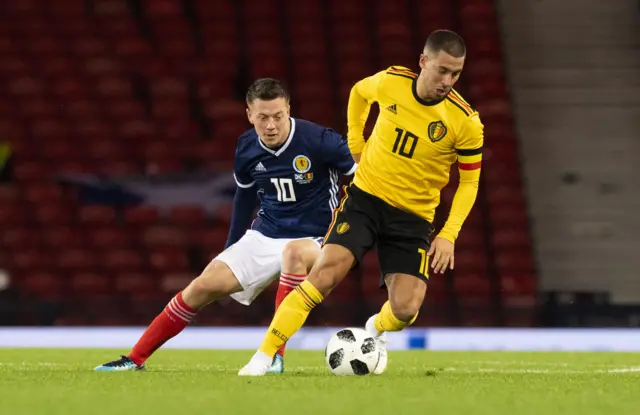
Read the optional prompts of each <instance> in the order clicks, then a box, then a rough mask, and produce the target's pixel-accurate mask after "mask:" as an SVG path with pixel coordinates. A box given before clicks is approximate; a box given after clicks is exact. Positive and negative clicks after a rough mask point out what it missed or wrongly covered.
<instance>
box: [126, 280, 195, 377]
mask: <svg viewBox="0 0 640 415" xmlns="http://www.w3.org/2000/svg"><path fill="white" fill-rule="evenodd" d="M196 312H197V310H195V309H193V308H191V307H189V306H188V305H186V304H185V302H184V300H183V299H182V292H179V293H178V294H177V295H176V296H175V297H173V298H172V299H171V301H169V304H167V306H166V307H165V308H164V310H163V311H162V312H161V313H160V314H158V316H157V317H156V318H155V319H154V320H153V321H152V322H151V324H150V325H149V327H147V329H146V330H145V332H144V333H143V334H142V337H140V340H138V342H137V343H136V345H135V346H133V349H131V353H129V357H130V358H131V360H133V362H134V363H135V364H137V365H141V364H143V363H144V362H145V361H146V360H147V359H148V358H149V357H151V355H152V354H153V352H155V351H156V350H158V348H160V347H161V346H162V345H163V344H165V343H166V342H167V341H168V340H169V339H171V338H173V337H175V336H177V335H178V334H179V333H180V332H181V331H182V330H184V328H185V327H187V326H188V325H189V323H190V322H191V320H192V319H193V317H194V316H195V315H196Z"/></svg>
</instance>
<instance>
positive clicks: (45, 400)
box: [0, 349, 640, 415]
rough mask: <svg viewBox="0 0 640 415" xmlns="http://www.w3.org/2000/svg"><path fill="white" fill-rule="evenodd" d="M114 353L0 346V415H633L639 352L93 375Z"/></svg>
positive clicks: (308, 356)
mask: <svg viewBox="0 0 640 415" xmlns="http://www.w3.org/2000/svg"><path fill="white" fill-rule="evenodd" d="M118 352H120V353H125V351H118V350H116V351H114V350H86V349H75V350H74V349H67V350H62V349H0V413H1V414H3V415H5V414H6V415H14V414H16V415H18V414H20V415H22V414H48V415H49V414H65V415H75V414H83V415H85V414H89V415H98V414H135V415H143V414H154V415H157V414H189V415H195V414H252V415H253V414H289V413H291V414H298V413H299V414H366V415H371V414H403V415H404V414H464V415H468V414H473V415H481V414H491V415H502V414H545V415H547V414H549V415H550V414H560V413H563V414H580V415H585V414H616V415H621V414H640V354H634V353H511V352H492V353H487V352H429V351H407V352H393V351H392V352H391V353H390V360H389V367H388V369H387V372H386V373H385V374H383V375H382V376H362V377H336V376H333V375H332V374H331V373H330V372H329V370H328V369H327V367H326V366H325V363H324V356H323V353H322V352H319V351H317V352H309V351H306V352H301V351H296V350H292V351H289V352H288V353H287V356H286V372H285V374H284V375H271V376H266V377H263V378H243V377H238V376H237V375H236V373H237V371H238V369H239V368H240V367H241V366H242V365H243V364H244V363H246V361H247V360H248V359H249V358H250V357H251V355H252V352H251V351H248V350H245V351H222V350H216V351H203V350H160V351H159V352H158V353H157V354H156V355H155V356H154V357H153V358H152V359H151V360H149V362H148V370H147V371H146V372H122V373H96V372H93V371H92V370H93V367H94V366H96V365H98V364H100V363H104V362H105V361H108V360H112V359H115V358H117V357H118V354H119V353H118Z"/></svg>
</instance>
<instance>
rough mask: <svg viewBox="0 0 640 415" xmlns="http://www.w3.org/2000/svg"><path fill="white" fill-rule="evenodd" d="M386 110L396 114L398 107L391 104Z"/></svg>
mask: <svg viewBox="0 0 640 415" xmlns="http://www.w3.org/2000/svg"><path fill="white" fill-rule="evenodd" d="M387 110H389V111H391V112H392V113H394V114H396V115H398V109H397V108H396V104H391V105H389V106H388V107H387Z"/></svg>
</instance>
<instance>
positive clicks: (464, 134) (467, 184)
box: [438, 113, 484, 242]
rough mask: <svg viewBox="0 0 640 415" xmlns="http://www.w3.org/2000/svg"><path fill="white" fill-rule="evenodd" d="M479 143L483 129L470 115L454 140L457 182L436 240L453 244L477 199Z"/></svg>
mask: <svg viewBox="0 0 640 415" xmlns="http://www.w3.org/2000/svg"><path fill="white" fill-rule="evenodd" d="M483 143H484V126H483V125H482V122H481V121H480V117H479V116H478V113H473V114H471V115H470V116H469V118H467V120H466V121H465V123H464V124H463V128H461V130H460V132H459V133H458V137H457V139H456V153H457V155H458V172H459V173H460V182H459V184H458V189H457V190H456V193H455V195H454V197H453V203H452V204H451V212H450V213H449V217H448V219H447V222H446V223H445V225H444V227H443V228H442V230H441V231H440V233H439V234H438V236H439V237H441V238H444V239H447V240H449V241H451V242H455V240H456V239H457V238H458V234H459V233H460V229H461V228H462V224H463V223H464V221H465V219H466V218H467V217H468V216H469V213H470V212H471V208H472V207H473V204H474V203H475V200H476V196H477V195H478V185H479V183H480V169H481V166H482V145H483Z"/></svg>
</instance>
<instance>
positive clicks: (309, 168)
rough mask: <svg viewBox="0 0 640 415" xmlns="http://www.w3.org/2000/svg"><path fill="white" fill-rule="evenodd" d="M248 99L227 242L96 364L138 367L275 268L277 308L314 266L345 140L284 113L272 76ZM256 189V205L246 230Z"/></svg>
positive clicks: (263, 281) (349, 160)
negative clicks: (127, 342) (204, 312)
mask: <svg viewBox="0 0 640 415" xmlns="http://www.w3.org/2000/svg"><path fill="white" fill-rule="evenodd" d="M247 106H248V109H247V116H248V118H249V121H250V122H251V124H253V126H254V128H252V129H251V130H249V131H246V132H245V133H244V134H242V135H241V136H240V138H239V139H238V146H237V150H236V155H235V163H234V164H235V166H234V177H235V180H236V183H237V185H238V189H237V191H236V195H235V198H234V205H233V214H232V220H231V222H232V223H231V227H230V229H229V237H228V240H227V244H226V246H227V247H228V248H227V249H225V250H224V251H223V252H222V253H220V254H219V255H218V256H217V257H216V258H214V259H213V261H211V263H210V264H209V265H208V266H207V267H206V268H205V270H204V271H203V272H202V274H201V275H200V276H198V277H197V278H195V279H194V280H193V281H192V282H191V283H190V284H189V285H188V286H187V287H186V288H185V289H184V290H182V291H181V292H179V293H178V294H177V295H176V296H175V297H174V298H173V299H172V300H171V301H170V302H169V304H167V306H166V307H165V309H164V310H163V311H162V312H161V313H160V314H159V315H158V316H157V317H156V318H155V319H154V320H153V322H152V323H151V325H150V326H149V327H148V328H147V330H146V331H145V332H144V334H143V335H142V337H141V338H140V340H138V343H136V345H135V346H134V347H133V349H132V350H131V352H130V353H129V355H128V356H122V358H121V359H118V360H115V361H112V362H109V363H105V364H104V365H100V366H98V367H96V368H95V370H97V371H121V370H140V369H143V368H144V364H145V361H146V360H147V359H148V358H149V357H150V356H151V355H152V354H153V352H155V351H156V350H157V349H158V348H159V347H160V346H162V345H163V344H164V343H165V342H166V341H168V340H169V339H171V338H172V337H174V336H176V335H177V334H178V333H180V332H181V331H182V330H183V329H184V328H185V327H186V326H187V325H188V324H189V323H190V322H191V320H192V319H193V317H194V316H195V315H196V313H197V312H198V310H200V309H201V308H202V307H204V306H206V305H207V304H209V303H211V302H213V301H215V300H218V299H220V298H223V297H226V296H228V295H230V296H231V297H232V298H233V299H235V300H236V301H238V302H240V303H241V304H245V305H249V304H251V302H252V301H253V300H254V299H255V298H256V297H257V296H258V295H259V294H260V293H261V292H262V291H263V290H264V289H265V288H266V287H267V286H268V285H269V284H270V283H271V282H273V281H274V280H275V279H276V278H277V277H278V276H280V285H279V287H278V294H277V300H276V308H277V305H278V304H279V301H282V299H284V297H286V295H287V294H288V292H289V291H291V290H292V289H293V288H295V286H296V285H297V284H299V283H300V282H301V281H303V280H304V279H305V277H306V273H307V272H308V271H309V270H310V269H311V267H312V266H313V263H314V262H315V260H316V258H317V257H318V255H319V253H320V244H321V242H322V237H323V236H324V234H325V233H326V231H327V229H328V227H329V224H330V222H331V218H332V211H333V209H335V208H336V207H338V194H339V183H338V182H339V179H340V176H341V175H351V174H353V173H354V172H355V169H356V163H355V162H354V160H353V157H352V156H351V152H350V151H349V148H348V145H347V141H346V140H345V139H343V137H342V136H341V135H339V134H337V133H336V132H334V131H333V130H331V129H328V128H325V127H322V126H319V125H317V124H314V123H311V122H309V121H304V120H300V119H294V118H291V117H290V116H289V94H288V93H287V91H286V90H285V89H284V88H283V87H282V85H281V84H280V83H279V82H278V81H277V80H274V79H269V78H266V79H258V80H257V81H256V82H254V84H253V85H252V86H251V87H250V88H249V90H248V92H247ZM256 196H257V198H258V199H259V202H260V209H259V211H258V214H257V217H256V218H255V220H254V221H253V222H252V223H251V226H250V229H248V230H247V227H248V226H249V223H250V221H251V216H252V213H253V210H254V208H255V205H256ZM281 273H282V275H281ZM282 351H283V349H281V352H282ZM278 356H279V357H278ZM282 363H283V362H282V353H278V354H276V356H275V358H274V363H273V368H272V369H273V370H272V371H273V372H276V373H279V372H282V370H283V366H282Z"/></svg>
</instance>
